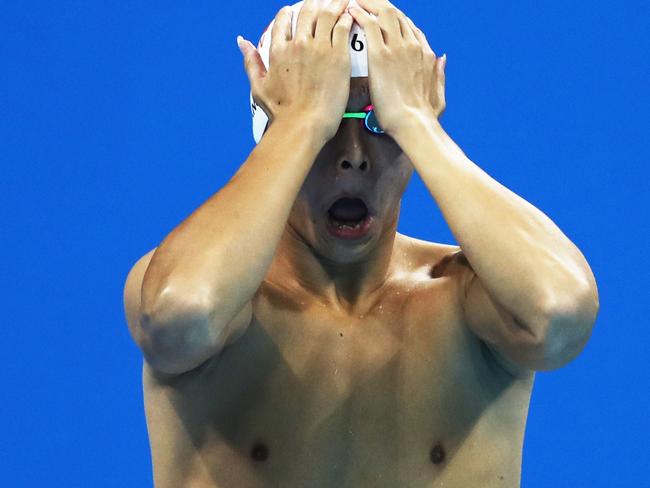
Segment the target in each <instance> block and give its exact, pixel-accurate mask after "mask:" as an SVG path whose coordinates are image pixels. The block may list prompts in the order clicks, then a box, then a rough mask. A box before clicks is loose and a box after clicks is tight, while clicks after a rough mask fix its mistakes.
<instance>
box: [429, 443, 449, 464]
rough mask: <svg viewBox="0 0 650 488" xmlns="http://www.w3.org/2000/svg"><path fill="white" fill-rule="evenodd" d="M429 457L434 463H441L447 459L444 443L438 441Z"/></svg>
mask: <svg viewBox="0 0 650 488" xmlns="http://www.w3.org/2000/svg"><path fill="white" fill-rule="evenodd" d="M429 459H431V462H432V463H433V464H440V463H442V462H443V461H444V460H445V448H444V447H442V444H441V443H440V442H438V443H437V444H436V445H435V446H433V449H431V452H430V453H429Z"/></svg>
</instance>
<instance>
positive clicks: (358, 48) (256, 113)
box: [250, 0, 368, 144]
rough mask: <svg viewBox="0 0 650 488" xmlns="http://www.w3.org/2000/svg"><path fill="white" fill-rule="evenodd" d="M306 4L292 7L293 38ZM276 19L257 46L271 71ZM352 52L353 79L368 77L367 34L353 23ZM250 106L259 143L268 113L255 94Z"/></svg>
mask: <svg viewBox="0 0 650 488" xmlns="http://www.w3.org/2000/svg"><path fill="white" fill-rule="evenodd" d="M303 3H304V2H298V3H295V4H293V5H291V9H292V10H293V17H292V20H291V35H292V37H293V36H295V35H296V25H297V24H296V23H297V20H298V13H299V12H300V9H301V8H302V4H303ZM349 6H355V7H359V4H358V3H357V2H356V0H350V4H349ZM274 23H275V19H273V21H272V22H271V23H270V24H269V26H268V27H267V28H266V30H265V31H264V33H263V34H262V37H261V38H260V42H259V43H258V44H257V50H258V51H259V53H260V56H261V57H262V61H263V62H264V66H265V67H266V69H267V70H268V69H269V58H270V55H271V31H272V29H273V24H274ZM348 46H349V48H350V49H349V50H350V60H351V61H352V72H351V75H350V76H351V77H352V78H358V77H362V76H368V49H367V44H366V34H365V33H364V32H363V29H362V28H361V26H360V25H359V24H357V23H356V22H354V21H353V22H352V28H351V29H350V39H349V42H348ZM250 104H251V105H250V106H251V112H252V115H253V137H254V138H255V143H256V144H257V143H259V142H260V140H261V139H262V134H264V130H265V129H266V124H267V122H268V120H269V118H268V117H267V115H266V113H264V110H263V109H262V107H260V106H259V105H257V104H256V103H255V101H254V100H253V93H252V92H251V94H250Z"/></svg>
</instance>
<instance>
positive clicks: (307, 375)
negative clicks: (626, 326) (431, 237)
mask: <svg viewBox="0 0 650 488" xmlns="http://www.w3.org/2000/svg"><path fill="white" fill-rule="evenodd" d="M398 235H399V234H398ZM399 236H400V243H401V244H400V246H401V247H400V249H401V251H400V255H401V258H400V261H399V265H396V267H395V268H394V270H395V271H394V272H393V273H392V274H391V278H390V279H389V280H388V281H387V282H386V284H385V285H384V286H383V287H382V289H381V290H380V292H379V293H378V294H377V295H376V297H374V299H373V301H372V303H369V304H368V307H367V308H368V311H367V313H365V314H361V315H359V316H356V315H355V316H349V315H347V316H346V315H344V314H341V313H340V312H339V313H335V312H333V311H331V309H329V308H328V307H325V306H324V305H323V304H322V303H320V302H318V301H316V300H314V299H313V298H312V299H310V298H309V297H308V296H307V295H305V294H301V293H296V291H295V290H294V289H291V288H289V287H287V286H286V285H285V286H280V285H278V284H276V283H273V282H272V281H271V280H268V281H267V280H265V281H264V283H263V284H262V286H261V287H260V289H259V290H258V293H257V294H256V296H255V298H254V300H253V321H252V322H251V324H250V326H249V328H248V329H247V330H246V332H245V333H244V334H243V335H242V336H241V337H239V338H238V339H237V340H236V341H234V342H233V343H232V344H230V345H228V346H227V347H226V348H225V349H224V350H223V351H222V352H221V353H220V354H219V355H218V356H216V357H214V358H213V359H211V360H209V361H208V362H206V363H204V364H203V365H202V366H200V367H199V368H197V369H196V370H193V371H190V372H188V373H185V374H183V375H180V376H178V377H175V378H171V379H163V378H161V377H160V376H159V375H157V374H156V373H155V372H153V371H152V370H151V369H150V368H149V367H148V366H147V365H146V364H145V366H144V371H143V381H144V393H145V407H146V414H147V426H148V431H149V437H150V441H151V450H152V458H153V465H154V478H155V484H156V487H157V488H167V487H180V486H182V487H184V488H199V487H201V488H203V487H218V488H233V487H236V488H248V487H251V488H253V487H276V486H277V487H288V488H290V487H310V488H318V487H322V488H326V487H327V488H329V487H337V488H338V487H355V488H358V487H373V488H374V487H391V488H394V487H413V488H420V487H438V486H441V487H442V486H444V487H446V488H454V487H464V488H466V487H470V486H481V487H483V488H491V487H507V488H514V487H518V486H519V480H520V474H521V453H522V445H523V435H524V431H525V424H526V417H527V412H528V403H529V400H530V394H531V390H532V386H533V381H534V373H532V372H531V374H530V376H526V377H522V378H517V379H515V378H514V377H513V376H511V375H510V374H509V373H507V372H506V371H505V370H503V369H501V368H500V367H499V366H498V365H497V364H496V363H495V362H494V360H493V359H492V358H491V356H490V355H489V353H488V352H487V351H486V349H485V348H484V346H483V345H482V342H481V341H480V340H479V339H478V338H477V337H476V336H475V335H474V334H473V333H472V332H471V331H470V330H469V329H468V328H467V326H466V325H465V324H464V323H463V321H462V312H461V309H460V302H459V292H460V291H462V290H461V289H462V283H463V276H464V275H465V272H466V268H465V267H464V266H463V264H462V259H458V257H459V253H458V252H455V251H457V250H458V247H457V246H448V245H442V244H431V243H425V242H424V241H419V240H415V239H410V238H407V237H406V236H402V235H399ZM406 242H408V245H405V244H404V243H406ZM445 256H447V258H445ZM449 256H454V257H453V258H451V259H449ZM396 259H397V258H396Z"/></svg>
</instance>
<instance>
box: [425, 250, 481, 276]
mask: <svg viewBox="0 0 650 488" xmlns="http://www.w3.org/2000/svg"><path fill="white" fill-rule="evenodd" d="M455 249H456V250H454V251H452V252H450V253H448V254H445V255H443V256H442V258H441V259H440V260H439V261H438V262H437V263H435V264H434V265H433V266H432V267H431V270H430V271H429V276H430V277H431V278H441V277H442V276H449V275H451V274H453V273H454V271H458V269H459V268H469V269H471V266H470V264H469V261H468V260H467V258H466V257H465V254H464V253H463V250H462V249H461V248H460V247H458V246H457V247H456V248H455Z"/></svg>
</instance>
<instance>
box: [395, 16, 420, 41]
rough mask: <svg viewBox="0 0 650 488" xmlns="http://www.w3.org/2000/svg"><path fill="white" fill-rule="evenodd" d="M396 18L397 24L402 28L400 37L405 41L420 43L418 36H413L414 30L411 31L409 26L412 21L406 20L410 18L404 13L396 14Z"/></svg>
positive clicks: (411, 28)
mask: <svg viewBox="0 0 650 488" xmlns="http://www.w3.org/2000/svg"><path fill="white" fill-rule="evenodd" d="M397 19H398V20H399V25H400V27H401V29H402V38H403V39H404V40H405V41H409V42H413V43H417V44H420V42H419V41H418V38H417V37H415V32H413V27H411V24H412V22H411V23H409V22H408V21H409V20H410V19H409V18H408V17H406V16H404V15H400V16H398V17H397Z"/></svg>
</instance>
